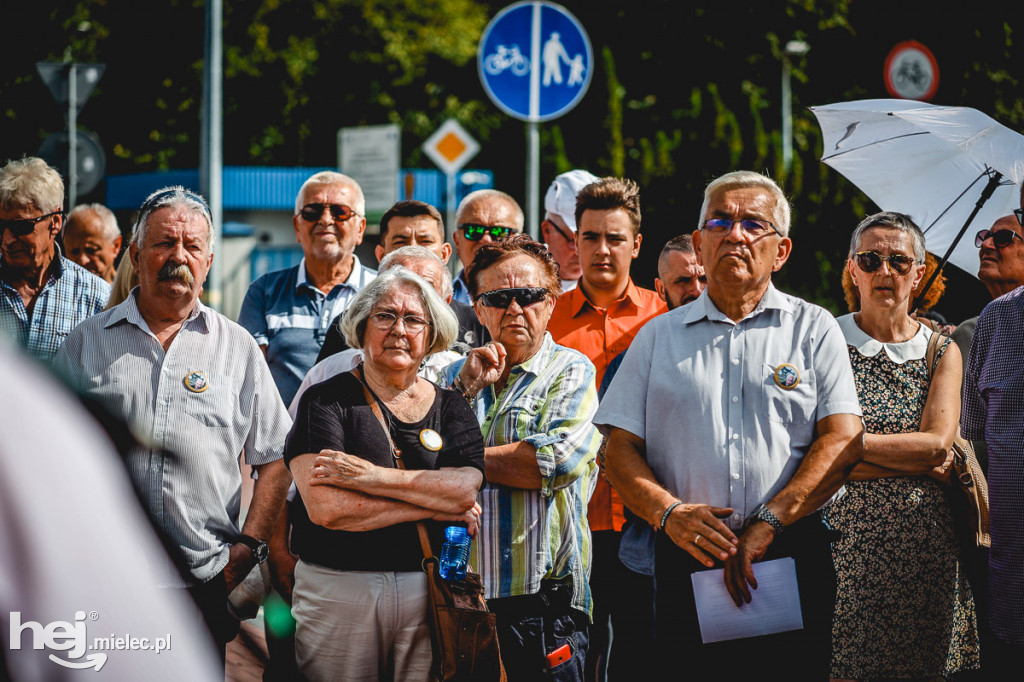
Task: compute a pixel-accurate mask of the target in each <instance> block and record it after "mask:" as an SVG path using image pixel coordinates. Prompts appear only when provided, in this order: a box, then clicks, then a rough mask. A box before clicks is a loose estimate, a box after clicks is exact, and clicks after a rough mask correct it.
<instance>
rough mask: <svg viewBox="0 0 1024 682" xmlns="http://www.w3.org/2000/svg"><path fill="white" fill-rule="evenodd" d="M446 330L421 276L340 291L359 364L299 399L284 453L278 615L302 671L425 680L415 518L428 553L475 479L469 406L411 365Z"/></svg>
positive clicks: (450, 327) (449, 316)
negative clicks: (284, 564) (286, 554)
mask: <svg viewBox="0 0 1024 682" xmlns="http://www.w3.org/2000/svg"><path fill="white" fill-rule="evenodd" d="M457 330H458V323H457V322H456V320H455V316H454V314H453V313H452V312H451V310H450V309H449V308H448V306H446V305H445V304H444V301H442V300H441V298H440V297H439V296H438V295H437V293H436V292H435V291H434V290H433V288H432V287H431V286H430V285H429V284H427V282H426V281H425V280H424V279H423V278H421V277H419V276H418V275H416V274H414V273H413V272H411V271H409V270H407V269H405V268H403V267H395V268H392V269H390V270H388V271H387V272H385V273H383V274H381V275H379V276H378V277H377V278H376V279H375V280H374V281H373V282H372V283H371V284H370V285H369V286H367V287H365V288H364V289H363V290H362V291H361V292H360V293H359V294H358V295H357V296H356V298H355V299H353V301H352V303H351V304H350V306H349V308H348V310H347V311H346V313H345V318H344V319H343V321H342V331H343V333H344V334H345V338H346V340H347V341H348V343H349V344H350V345H352V346H353V347H356V348H359V349H361V350H362V352H363V356H364V359H363V362H362V364H361V365H359V366H358V367H356V368H355V369H353V370H352V371H350V372H345V373H342V374H339V375H337V376H334V377H332V378H330V379H328V380H326V381H324V382H322V383H319V384H316V385H314V386H312V387H310V388H309V389H308V390H307V391H306V392H305V393H304V394H303V396H302V398H301V400H300V401H299V407H298V412H297V414H296V418H295V423H294V426H293V427H292V432H291V434H290V435H289V437H288V442H287V445H286V446H285V460H286V461H287V463H288V466H289V468H290V469H291V471H292V475H293V476H294V478H295V484H296V487H297V488H298V491H299V497H298V498H297V499H296V501H295V507H294V510H293V512H294V523H293V529H292V548H293V550H294V551H295V553H297V554H298V556H299V561H298V564H297V565H296V567H295V588H294V592H293V597H292V614H293V615H294V616H295V621H296V631H295V656H296V663H297V665H298V668H299V672H300V673H301V674H302V675H303V677H304V678H306V679H310V680H328V679H329V680H360V681H362V680H375V679H395V680H423V681H426V680H428V679H429V678H430V671H431V662H432V655H431V645H430V628H429V625H428V621H427V608H428V597H427V578H426V575H425V574H424V573H423V571H422V570H421V562H422V559H423V552H422V549H421V546H420V543H419V538H418V533H417V522H419V521H426V526H427V531H428V535H429V538H430V547H431V551H432V552H433V553H434V555H435V556H437V555H439V553H440V550H441V544H442V538H443V536H442V533H443V529H444V527H445V526H446V525H449V524H452V523H455V524H464V525H466V526H467V527H468V529H469V532H470V534H475V533H476V529H477V524H478V523H479V516H480V507H479V505H477V503H476V496H477V491H478V490H479V489H480V488H481V487H482V485H483V481H484V479H483V471H484V449H483V440H482V438H481V435H480V428H479V425H478V423H477V420H476V416H475V415H474V414H473V411H472V410H471V409H470V407H469V405H467V404H466V401H465V400H464V399H463V398H462V397H461V396H460V395H458V394H457V393H455V392H453V391H446V390H442V389H440V388H439V387H438V386H436V385H435V384H433V383H431V382H429V381H427V380H425V379H423V378H421V377H419V376H417V371H418V370H419V368H420V364H421V363H422V362H423V359H424V358H425V357H426V356H427V354H428V353H431V352H434V351H436V350H443V349H446V348H447V347H448V346H450V345H451V343H452V342H453V341H454V340H455V337H456V334H457ZM374 404H375V406H376V407H377V408H378V409H379V412H380V414H381V418H380V419H378V417H377V416H376V415H375V414H374V411H373V408H372V407H371V405H374ZM382 422H383V423H382ZM385 428H386V430H385ZM392 441H393V444H394V449H392V444H391V442H392ZM399 452H400V455H401V462H403V463H404V469H403V468H399V467H398V466H397V462H398V456H399V455H398V453H399Z"/></svg>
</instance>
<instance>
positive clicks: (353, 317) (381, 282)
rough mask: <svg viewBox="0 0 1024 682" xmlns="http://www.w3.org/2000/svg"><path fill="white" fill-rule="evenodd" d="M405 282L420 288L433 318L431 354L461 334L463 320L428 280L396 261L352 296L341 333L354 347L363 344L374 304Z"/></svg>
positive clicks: (428, 352) (359, 346)
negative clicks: (460, 322)
mask: <svg viewBox="0 0 1024 682" xmlns="http://www.w3.org/2000/svg"><path fill="white" fill-rule="evenodd" d="M403 284H411V285H413V286H414V287H416V289H417V290H418V291H419V295H420V300H421V301H422V302H423V305H424V307H426V309H427V310H426V313H427V318H428V320H429V322H430V347H429V348H427V355H431V354H433V353H437V352H439V351H442V350H448V349H449V348H451V346H452V344H453V343H455V340H456V339H457V338H458V336H459V321H458V319H457V318H456V317H455V313H453V312H452V309H451V308H450V307H448V304H447V303H445V302H444V301H443V300H442V299H441V297H440V296H439V295H438V293H437V292H436V291H434V287H432V286H430V284H429V283H428V282H427V280H425V279H423V278H422V277H420V276H419V275H417V274H416V273H415V272H412V271H411V270H407V269H406V268H403V267H402V266H401V265H395V266H393V267H391V268H390V269H389V270H387V271H386V272H381V273H380V274H378V275H377V277H375V278H374V280H373V281H372V282H370V283H369V284H368V285H366V286H365V287H363V288H362V290H360V292H359V293H358V294H356V297H355V298H353V299H352V302H351V303H350V304H349V306H348V309H347V310H345V316H344V317H343V318H342V319H341V333H342V334H343V335H344V336H345V342H346V343H348V345H349V346H351V347H352V348H360V349H362V348H363V340H364V338H365V336H366V323H367V321H368V320H369V319H370V315H371V314H372V313H373V309H374V307H376V305H377V303H378V302H380V299H381V298H383V297H384V295H385V294H386V293H388V292H389V291H391V290H392V289H393V288H395V287H398V286H401V285H403Z"/></svg>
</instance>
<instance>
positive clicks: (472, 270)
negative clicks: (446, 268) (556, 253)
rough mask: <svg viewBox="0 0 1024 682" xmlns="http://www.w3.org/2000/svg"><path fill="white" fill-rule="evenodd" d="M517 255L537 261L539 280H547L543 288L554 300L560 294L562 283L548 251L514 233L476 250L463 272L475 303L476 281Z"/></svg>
mask: <svg viewBox="0 0 1024 682" xmlns="http://www.w3.org/2000/svg"><path fill="white" fill-rule="evenodd" d="M518 255H526V256H530V257H531V258H533V259H534V260H536V261H537V264H538V265H540V271H541V276H542V277H543V278H544V279H545V280H546V282H545V284H544V288H546V289H547V290H548V291H549V292H550V293H551V295H552V296H557V295H558V294H560V293H561V292H562V286H561V280H559V279H558V263H557V262H555V259H554V258H553V257H552V256H551V252H550V251H548V247H547V246H545V245H544V244H541V243H540V242H537V241H534V240H533V239H532V238H530V236H529V235H525V234H522V233H517V234H511V235H509V236H508V237H505V238H504V239H499V240H498V241H495V242H488V243H486V244H483V245H481V246H480V248H479V249H477V250H476V254H475V255H474V256H473V262H472V263H470V264H469V268H468V269H467V270H466V284H467V285H468V286H469V293H470V294H471V295H472V296H473V299H474V300H476V297H477V296H478V295H479V294H480V285H479V283H478V282H477V279H478V278H479V277H480V274H481V273H482V272H483V271H484V270H486V269H487V268H489V267H491V266H492V265H494V264H495V263H499V262H501V261H503V260H505V259H506V258H511V257H512V256H518Z"/></svg>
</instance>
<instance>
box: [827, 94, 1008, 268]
mask: <svg viewBox="0 0 1024 682" xmlns="http://www.w3.org/2000/svg"><path fill="white" fill-rule="evenodd" d="M811 111H812V112H814V115H815V116H817V118H818V124H819V125H820V126H821V132H822V136H823V139H824V153H823V155H822V157H821V160H822V161H823V162H825V163H826V164H828V165H829V166H831V167H832V168H835V169H836V170H837V171H839V172H840V173H842V174H843V175H844V176H845V177H846V178H847V179H848V180H850V181H851V182H852V183H853V184H855V185H857V187H859V188H860V190H861V191H862V192H864V193H865V194H867V195H868V197H870V198H871V200H872V201H874V202H875V203H876V204H877V205H878V206H879V208H881V209H882V210H884V211H898V212H900V213H906V214H907V215H909V216H910V217H911V218H912V219H913V220H914V222H916V223H917V224H918V225H919V226H920V227H921V230H922V231H923V232H924V234H925V239H926V241H927V246H928V250H929V251H931V252H932V253H934V254H936V255H939V256H943V255H944V254H946V253H947V252H948V251H949V250H950V247H954V248H953V249H952V251H951V253H949V256H948V260H949V262H951V263H953V264H954V265H956V266H957V267H959V268H960V269H962V270H964V271H966V272H968V273H970V274H972V275H975V276H977V273H978V249H977V248H975V246H974V234H975V233H976V232H977V231H978V230H980V229H983V228H989V227H991V226H992V223H994V222H995V221H996V220H997V219H998V218H1001V217H1002V216H1005V215H1008V214H1011V213H1013V209H1015V208H1018V207H1019V206H1020V189H1019V187H1020V184H1021V182H1022V181H1024V135H1020V134H1019V133H1016V132H1014V131H1012V130H1010V129H1009V128H1007V127H1005V126H1003V125H1001V124H999V123H997V122H996V121H995V120H993V119H992V118H990V117H989V116H986V115H985V114H983V113H981V112H980V111H978V110H976V109H969V108H967V107H943V106H933V105H930V104H924V103H922V102H916V101H911V100H902V99H874V100H859V101H855V102H841V103H839V104H829V105H826V106H820V107H811ZM972 223H973V225H974V227H975V229H974V230H972V231H970V232H967V229H968V228H969V227H970V226H971V224H972ZM965 232H967V234H968V238H966V239H962V240H961V239H960V237H961V236H963V234H964V233H965Z"/></svg>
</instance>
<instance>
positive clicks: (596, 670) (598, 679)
mask: <svg viewBox="0 0 1024 682" xmlns="http://www.w3.org/2000/svg"><path fill="white" fill-rule="evenodd" d="M621 539H622V533H621V532H617V531H613V530H601V531H594V532H593V533H591V547H592V548H593V557H592V561H591V563H590V593H591V595H592V596H593V599H594V624H593V625H592V626H591V628H590V649H589V650H588V652H587V682H604V680H605V679H607V680H610V681H612V682H614V681H616V680H639V679H645V678H649V676H650V675H652V674H653V670H654V668H653V661H652V660H651V640H652V639H653V637H654V579H653V578H651V576H647V575H641V574H640V573H636V572H634V571H631V570H630V569H628V568H626V566H625V565H624V564H623V563H622V562H621V561H620V560H619V541H620V540H621ZM609 623H610V626H609Z"/></svg>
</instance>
